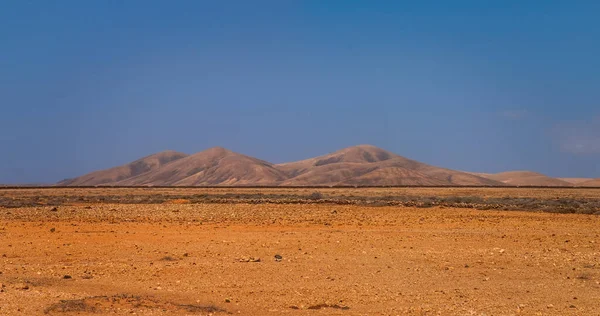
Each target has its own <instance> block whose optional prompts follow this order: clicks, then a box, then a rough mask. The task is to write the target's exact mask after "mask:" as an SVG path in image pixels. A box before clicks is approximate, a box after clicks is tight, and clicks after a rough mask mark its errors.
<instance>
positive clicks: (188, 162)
mask: <svg viewBox="0 0 600 316" xmlns="http://www.w3.org/2000/svg"><path fill="white" fill-rule="evenodd" d="M284 179H286V176H285V174H284V173H283V172H281V171H280V170H277V169H276V168H274V167H273V165H272V164H271V163H269V162H266V161H263V160H259V159H256V158H252V157H248V156H245V155H242V154H238V153H234V152H232V151H230V150H227V149H225V148H221V147H214V148H210V149H208V150H205V151H202V152H199V153H197V154H194V155H191V156H187V157H185V158H182V159H179V160H177V161H174V162H172V163H169V164H167V165H165V166H163V167H161V168H159V169H158V170H155V171H152V172H147V173H144V174H141V175H138V176H136V177H132V178H129V179H125V180H123V181H119V182H117V183H115V184H116V185H124V186H131V185H160V186H171V185H173V186H213V185H277V183H279V182H281V181H283V180H284Z"/></svg>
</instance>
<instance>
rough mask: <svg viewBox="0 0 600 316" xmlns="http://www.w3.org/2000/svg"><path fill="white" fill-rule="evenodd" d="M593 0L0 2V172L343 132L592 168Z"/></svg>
mask: <svg viewBox="0 0 600 316" xmlns="http://www.w3.org/2000/svg"><path fill="white" fill-rule="evenodd" d="M598 12H600V2H599V1H551V0H548V1H533V0H530V1H527V0H525V1H523V0H520V1H459V0H457V1H445V0H444V1H366V0H365V1H350V0H343V1H333V0H330V1H279V0H278V1H149V0H144V1H141V0H137V1H136V0H129V1H116V0H115V1H109V0H106V1H104V0H103V1H100V0H90V1H68V0H63V1H42V0H39V1H33V0H27V1H26V0H7V1H3V2H2V3H1V4H0V110H1V111H0V148H1V153H0V183H24V182H38V183H39V182H46V183H50V182H55V181H58V180H61V179H63V178H68V177H73V176H78V175H81V174H83V173H87V172H90V171H93V170H96V169H102V168H107V167H112V166H115V165H119V164H122V163H126V162H129V161H132V160H135V159H137V158H140V157H142V156H145V155H148V154H152V153H154V152H158V151H162V150H166V149H172V150H178V151H182V152H186V153H194V152H198V151H201V150H204V149H206V148H209V147H212V146H223V147H227V148H229V149H231V150H234V151H237V152H241V153H244V154H247V155H251V156H256V157H259V158H262V159H265V160H268V161H271V162H275V163H279V162H285V161H292V160H299V159H303V158H308V157H311V156H315V155H319V154H324V153H327V152H331V151H334V150H337V149H340V148H343V147H347V146H352V145H357V144H372V145H376V146H380V147H382V148H385V149H388V150H390V151H392V152H395V153H397V154H400V155H403V156H406V157H409V158H412V159H416V160H419V161H422V162H426V163H429V164H433V165H438V166H443V167H447V168H452V169H459V170H469V171H480V172H499V171H505V170H522V169H527V170H534V171H538V172H542V173H545V174H548V175H551V176H563V177H566V176H573V177H600V71H599V70H600V61H599V60H600V19H599V18H598Z"/></svg>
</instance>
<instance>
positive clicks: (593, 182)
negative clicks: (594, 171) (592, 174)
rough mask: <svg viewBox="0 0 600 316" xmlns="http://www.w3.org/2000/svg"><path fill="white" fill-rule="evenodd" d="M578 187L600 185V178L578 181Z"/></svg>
mask: <svg viewBox="0 0 600 316" xmlns="http://www.w3.org/2000/svg"><path fill="white" fill-rule="evenodd" d="M576 186H578V187H600V178H598V179H592V180H589V181H585V182H580V183H577V184H576Z"/></svg>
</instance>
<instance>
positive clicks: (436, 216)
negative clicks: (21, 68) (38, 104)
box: [0, 188, 600, 315]
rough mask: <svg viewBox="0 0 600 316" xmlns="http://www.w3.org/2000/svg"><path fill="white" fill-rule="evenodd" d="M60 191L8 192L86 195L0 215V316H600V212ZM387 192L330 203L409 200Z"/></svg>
mask: <svg viewBox="0 0 600 316" xmlns="http://www.w3.org/2000/svg"><path fill="white" fill-rule="evenodd" d="M61 190H62V191H61ZM61 190H49V189H46V190H39V189H30V190H0V197H4V198H13V199H27V198H28V197H34V196H46V197H48V196H52V195H56V196H61V195H65V192H66V193H68V194H72V195H73V194H75V195H76V194H79V195H80V196H81V197H82V199H81V200H80V201H79V202H77V203H63V204H61V205H58V206H56V207H55V206H51V205H37V206H30V207H11V208H8V207H0V283H1V284H2V285H0V287H1V292H0V315H39V314H44V313H47V314H49V315H70V314H128V315H131V314H138V315H172V314H180V315H209V314H213V315H228V314H239V315H281V314H285V315H313V314H317V315H517V314H519V315H600V304H598V302H599V301H600V245H599V243H600V238H599V236H600V230H599V229H598V227H600V216H597V215H578V214H552V213H538V212H517V211H492V210H486V211H482V210H473V209H464V208H448V207H439V206H435V207H430V208H412V207H399V206H393V207H389V206H384V207H368V206H362V205H335V204H327V203H324V204H276V203H275V204H271V203H261V204H244V203H226V204H219V203H203V204H189V203H188V202H187V201H186V200H185V199H181V200H171V201H168V202H167V203H162V204H157V203H154V204H135V203H134V204H124V203H117V204H104V203H95V202H94V203H91V202H86V199H85V198H86V197H90V196H93V195H94V194H96V195H105V194H107V193H106V192H109V191H110V190H112V191H110V192H109V193H111V194H117V193H118V194H122V195H124V196H127V197H128V198H129V199H134V197H135V194H141V193H139V192H148V191H147V190H146V189H98V190H93V189H86V190H74V189H61ZM65 190H67V191H65ZM69 190H70V191H69ZM138 190H140V191H138ZM160 190H165V191H169V192H170V193H169V194H171V195H176V193H174V192H179V194H181V195H186V196H187V195H190V194H202V193H198V192H197V191H191V192H190V191H189V190H188V191H186V190H187V189H182V190H179V191H178V190H174V189H160ZM193 190H196V189H193ZM198 190H201V189H198ZM203 190H209V189H203ZM211 190H213V191H210V192H211V193H222V191H215V190H216V189H211ZM218 190H227V189H218ZM230 190H231V189H230ZM244 190H257V189H244ZM265 190H266V189H265ZM278 190H284V189H278ZM287 190H291V189H287ZM307 190H308V191H307V192H312V191H314V190H309V189H307ZM385 190H388V191H385ZM390 190H392V189H366V190H365V191H361V190H342V189H328V190H322V191H323V192H325V193H326V194H328V195H344V196H347V195H352V194H354V195H357V194H362V195H377V194H380V195H381V196H385V195H388V194H391V193H395V194H407V193H406V191H398V190H409V189H393V190H396V191H393V190H392V191H390ZM412 190H413V191H411V192H410V194H411V195H416V194H427V195H430V194H438V195H441V196H444V195H452V194H458V195H461V196H464V195H467V194H471V195H474V194H477V195H482V196H489V195H491V196H494V195H498V196H505V195H507V194H514V195H518V194H521V195H524V196H546V197H551V196H558V197H561V196H562V197H578V198H581V199H590V198H594V196H595V197H597V196H598V195H597V194H596V195H594V193H597V192H598V191H594V190H555V191H551V190H549V189H544V190H541V189H539V190H533V189H527V190H521V191H518V190H517V189H512V190H515V191H508V193H507V192H506V191H504V192H501V191H493V190H492V189H467V188H465V189H460V190H475V191H459V192H458V193H457V192H456V191H452V190H453V189H431V188H430V189H412ZM423 190H425V191H423ZM427 190H429V191H427ZM436 190H437V191H436ZM477 190H479V191H477ZM496 190H507V189H496ZM184 191H185V192H184ZM231 191H232V192H234V193H236V192H237V193H239V191H236V190H231ZM259 191H260V190H259ZM135 192H138V193H135ZM150 192H152V193H154V194H159V193H158V192H161V191H159V190H151V191H150ZM244 192H247V191H244ZM265 192H267V191H265ZM334 192H335V193H334ZM382 192H383V193H382ZM467 192H470V193H467ZM278 193H281V191H278ZM160 194H164V193H160ZM265 194H266V193H265ZM49 200H51V199H49ZM38 202H39V201H38ZM128 203H131V201H128Z"/></svg>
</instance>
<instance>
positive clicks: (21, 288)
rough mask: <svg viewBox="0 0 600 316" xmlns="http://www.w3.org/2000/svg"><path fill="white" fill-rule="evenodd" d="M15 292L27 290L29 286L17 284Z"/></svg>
mask: <svg viewBox="0 0 600 316" xmlns="http://www.w3.org/2000/svg"><path fill="white" fill-rule="evenodd" d="M15 289H16V290H29V285H28V284H27V283H17V284H15Z"/></svg>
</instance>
